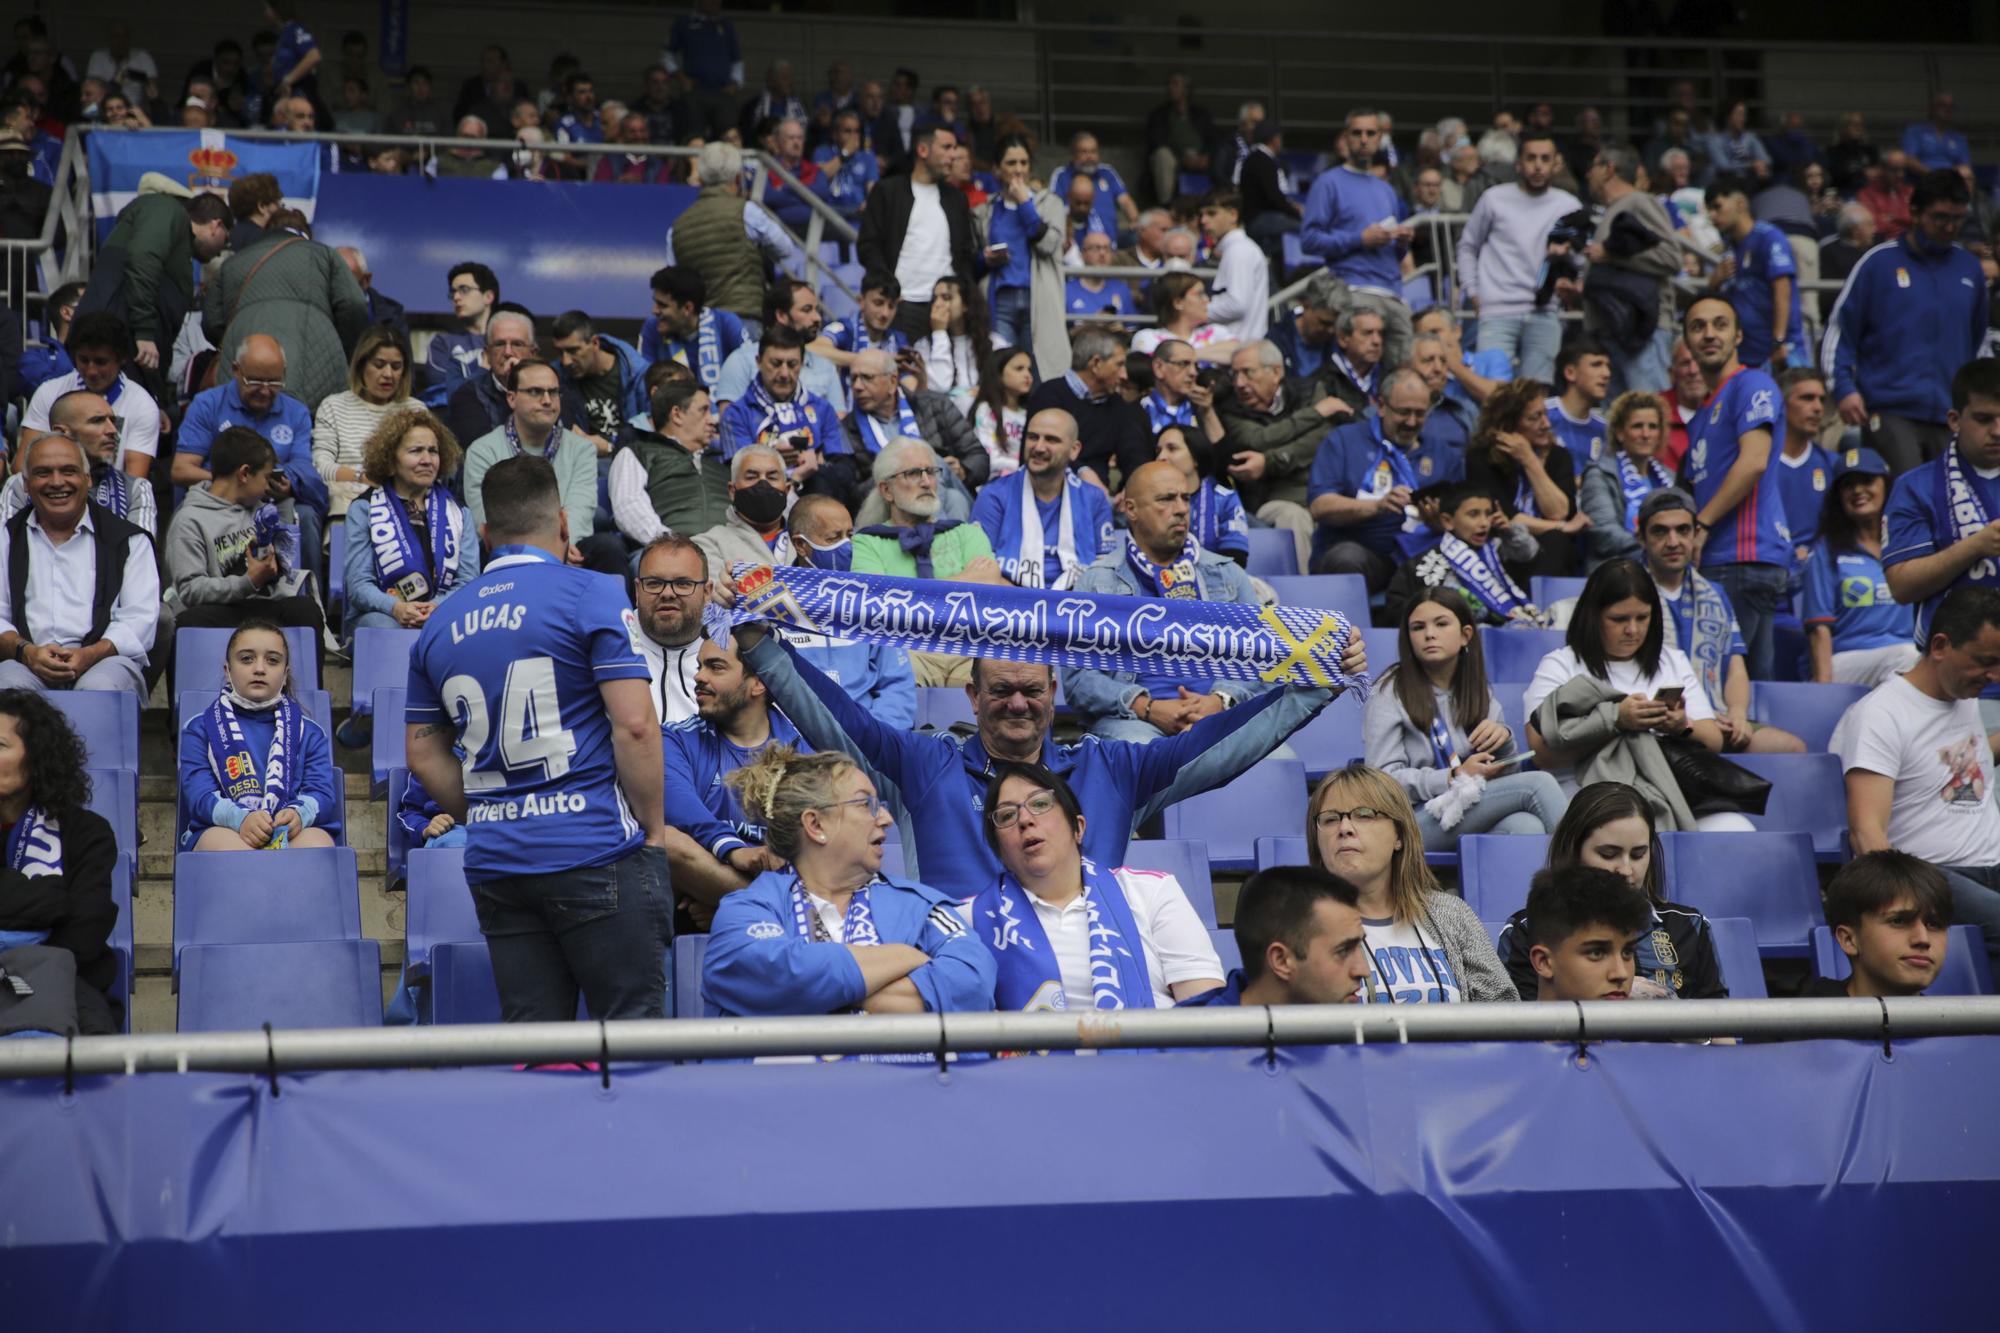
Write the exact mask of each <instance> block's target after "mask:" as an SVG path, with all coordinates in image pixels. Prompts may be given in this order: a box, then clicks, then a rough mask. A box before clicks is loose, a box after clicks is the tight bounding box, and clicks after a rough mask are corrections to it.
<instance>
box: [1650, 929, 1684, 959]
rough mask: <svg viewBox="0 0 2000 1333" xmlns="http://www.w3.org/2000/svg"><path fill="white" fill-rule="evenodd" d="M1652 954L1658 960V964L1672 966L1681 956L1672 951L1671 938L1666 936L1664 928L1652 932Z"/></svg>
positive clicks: (1672, 943)
mask: <svg viewBox="0 0 2000 1333" xmlns="http://www.w3.org/2000/svg"><path fill="white" fill-rule="evenodd" d="M1653 956H1654V957H1655V958H1658V959H1659V960H1660V965H1661V966H1663V967H1673V966H1674V965H1676V964H1677V963H1679V962H1680V961H1681V956H1680V955H1679V954H1677V953H1675V952H1674V942H1673V940H1671V939H1670V938H1668V936H1667V932H1666V931H1664V930H1656V931H1654V932H1653Z"/></svg>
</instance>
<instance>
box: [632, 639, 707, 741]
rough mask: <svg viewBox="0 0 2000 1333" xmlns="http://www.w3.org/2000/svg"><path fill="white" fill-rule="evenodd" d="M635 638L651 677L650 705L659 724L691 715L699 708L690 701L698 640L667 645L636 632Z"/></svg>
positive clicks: (699, 650)
mask: <svg viewBox="0 0 2000 1333" xmlns="http://www.w3.org/2000/svg"><path fill="white" fill-rule="evenodd" d="M637 639H638V643H639V649H640V652H641V654H642V655H643V656H644V657H645V659H646V672H647V674H648V675H650V676H651V677H652V687H653V707H654V709H655V710H657V711H658V713H659V715H660V725H662V726H665V725H666V724H667V723H669V722H685V721H686V720H687V719H689V718H691V717H693V716H694V715H695V714H696V712H697V711H699V710H697V709H696V707H695V702H694V670H695V667H696V666H698V665H700V657H701V645H702V641H701V640H700V639H695V640H693V641H692V642H690V643H684V644H682V645H681V646H680V647H678V648H669V647H667V646H666V645H665V644H663V643H655V642H653V640H652V638H651V637H650V636H649V635H645V634H640V635H638V636H637Z"/></svg>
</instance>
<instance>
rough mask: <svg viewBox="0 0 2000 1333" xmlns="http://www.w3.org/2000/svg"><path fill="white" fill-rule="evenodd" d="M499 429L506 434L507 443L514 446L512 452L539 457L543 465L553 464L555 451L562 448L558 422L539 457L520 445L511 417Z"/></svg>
mask: <svg viewBox="0 0 2000 1333" xmlns="http://www.w3.org/2000/svg"><path fill="white" fill-rule="evenodd" d="M500 428H501V429H502V430H503V431H505V432H506V433H507V443H508V444H511V445H513V446H514V452H515V453H517V454H530V455H531V456H534V457H539V458H540V459H541V460H542V461H543V462H545V463H553V462H555V461H556V450H558V449H560V448H562V442H563V428H562V423H561V422H560V421H558V422H557V423H556V425H555V429H553V430H551V431H550V432H549V438H548V443H546V444H544V445H543V446H542V452H541V453H540V454H539V455H535V454H533V451H531V450H530V449H528V448H527V447H526V446H524V445H523V444H522V443H521V432H519V431H518V430H515V429H514V418H513V417H512V416H509V417H508V418H507V419H506V420H505V421H503V422H501V423H500Z"/></svg>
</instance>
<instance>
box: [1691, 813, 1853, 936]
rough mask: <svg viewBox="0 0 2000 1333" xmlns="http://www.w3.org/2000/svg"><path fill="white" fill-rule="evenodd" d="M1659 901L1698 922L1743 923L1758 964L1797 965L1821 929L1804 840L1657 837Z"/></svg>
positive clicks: (1794, 836) (1795, 836)
mask: <svg viewBox="0 0 2000 1333" xmlns="http://www.w3.org/2000/svg"><path fill="white" fill-rule="evenodd" d="M1660 842H1661V844H1662V845H1663V846H1664V847H1665V848H1666V849H1667V852H1668V855H1667V858H1666V867H1665V869H1666V876H1667V897H1668V898H1670V899H1672V900H1673V901H1675V902H1677V903H1686V904H1687V905H1688V906H1690V907H1698V908H1700V909H1701V911H1702V914H1703V915H1704V916H1711V917H1715V916H1740V917H1747V918H1749V920H1750V921H1751V922H1752V924H1753V925H1754V926H1755V927H1756V931H1757V950H1758V952H1759V953H1760V954H1762V955H1763V956H1764V957H1766V958H1803V957H1805V956H1806V952H1807V949H1808V947H1809V944H1810V941H1811V937H1812V928H1813V927H1814V926H1818V925H1823V924H1825V918H1824V916H1823V915H1822V913H1821V910H1820V896H1819V872H1818V869H1817V865H1816V862H1815V860H1814V857H1813V848H1812V839H1811V838H1810V837H1808V836H1807V835H1806V834H1803V833H1663V834H1661V835H1660Z"/></svg>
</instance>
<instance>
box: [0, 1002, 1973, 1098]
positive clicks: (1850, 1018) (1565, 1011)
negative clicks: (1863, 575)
mask: <svg viewBox="0 0 2000 1333" xmlns="http://www.w3.org/2000/svg"><path fill="white" fill-rule="evenodd" d="M1994 1034H2000V997H1992V996H1979V997H1964V998H1953V999H1944V998H1930V997H1921V996H1920V997H1914V998H1910V999H1892V1000H1850V999H1826V1000H1800V999H1784V1000H1682V1001H1677V1002H1674V1003H1671V1004H1665V1003H1663V1004H1639V1003H1625V1004H1619V1003H1615V1002H1610V1001H1587V1002H1584V1003H1582V1004H1575V1003H1559V1004H1555V1003H1552V1004H1453V1005H1407V1006H1400V1005H1399V1006H1393V1007H1392V1006H1388V1005H1369V1004H1364V1005H1293V1006H1275V1007H1264V1006H1253V1007H1241V1006H1237V1007H1225V1006H1216V1007H1214V1008H1207V1009H1182V1010H1171V1009H1169V1010H1150V1009H1131V1010H1123V1011H1120V1012H1119V1013H1118V1014H1117V1015H1116V1016H1097V1015H1081V1016H1079V1015H1076V1014H1056V1013H1033V1014H1024V1013H991V1012H987V1013H951V1014H922V1015H916V1014H912V1015H897V1016H888V1017H871V1016H868V1015H840V1016H834V1017H815V1018H752V1019H737V1018H728V1019H725V1018H716V1019H650V1020H635V1021H630V1022H613V1023H516V1024H501V1023H494V1024H475V1025H467V1026H462V1027H417V1028H323V1029H298V1030H291V1029H278V1030H274V1031H272V1032H271V1033H269V1034H268V1035H267V1034H266V1033H264V1032H261V1031H259V1032H206V1033H203V1032H184V1033H159V1034H153V1035H145V1036H108V1037H77V1038H73V1039H54V1040H41V1041H37V1040H23V1041H8V1042H0V1078H58V1077H62V1076H64V1075H66V1074H84V1075H91V1074H128V1075H129V1074H137V1073H169V1072H173V1073H187V1072H188V1071H190V1070H208V1071H215V1072H226V1073H263V1072H266V1071H268V1072H271V1073H273V1074H277V1073H291V1072H297V1071H302V1070H309V1069H406V1068H441V1067H449V1066H459V1065H512V1064H560V1063H580V1062H584V1061H595V1060H599V1059H603V1058H609V1059H610V1060H612V1061H614V1062H627V1063H629V1062H634V1061H664V1060H717V1059H748V1058H754V1057H757V1056H784V1055H883V1054H903V1055H929V1056H936V1057H938V1058H940V1059H942V1058H943V1057H944V1056H945V1055H946V1054H975V1053H991V1052H997V1051H1042V1050H1058V1051H1069V1050H1110V1049H1161V1050H1166V1049H1198V1048H1214V1047H1249V1048H1252V1049H1258V1050H1265V1049H1270V1050H1275V1049H1276V1048H1278V1047H1291V1046H1329V1045H1331V1046H1345V1045H1370V1044H1373V1045H1401V1044H1406V1043H1409V1042H1433V1041H1538V1042H1565V1043H1568V1042H1575V1043H1582V1042H1584V1041H1586V1040H1588V1041H1621V1040H1629V1041H1699V1040H1705V1039H1709V1038H1715V1037H1745V1038H1761V1039H1772V1040H1786V1039H1806V1038H1844V1039H1855V1040H1865V1041H1879V1042H1883V1043H1885V1044H1887V1043H1890V1042H1893V1041H1899V1040H1904V1039H1907V1038H1913V1037H1932V1036H1989V1035H1994Z"/></svg>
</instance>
